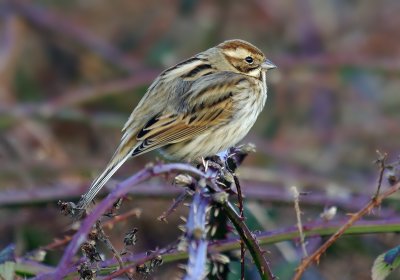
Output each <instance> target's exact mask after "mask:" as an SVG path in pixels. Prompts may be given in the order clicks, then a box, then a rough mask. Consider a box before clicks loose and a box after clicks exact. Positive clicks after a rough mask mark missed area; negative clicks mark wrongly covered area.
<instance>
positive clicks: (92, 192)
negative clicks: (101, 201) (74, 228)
mask: <svg viewBox="0 0 400 280" xmlns="http://www.w3.org/2000/svg"><path fill="white" fill-rule="evenodd" d="M130 154H131V153H130V151H127V152H125V153H124V154H122V155H121V154H120V151H118V150H117V152H116V153H115V154H114V156H113V158H112V159H111V161H110V163H109V164H108V165H107V167H106V169H105V170H104V171H103V172H102V173H101V174H100V175H99V176H98V177H97V178H96V179H95V180H94V181H93V183H92V185H91V186H90V188H89V190H88V191H87V192H86V194H84V195H83V196H82V197H81V199H80V200H79V202H78V205H77V210H78V211H79V212H82V211H84V210H85V209H86V208H87V207H88V206H89V204H90V203H91V202H92V201H93V199H94V197H95V196H96V194H97V193H98V192H99V191H100V190H101V188H102V187H103V186H104V185H105V184H106V183H107V181H108V180H109V179H110V178H111V176H112V175H114V173H115V172H116V171H117V170H118V169H119V168H120V167H121V165H122V164H123V163H124V162H125V161H126V160H127V159H128V158H129V157H130ZM78 215H80V214H78Z"/></svg>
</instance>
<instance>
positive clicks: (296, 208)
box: [291, 186, 308, 257]
mask: <svg viewBox="0 0 400 280" xmlns="http://www.w3.org/2000/svg"><path fill="white" fill-rule="evenodd" d="M291 190H292V192H293V196H294V211H295V212H296V220H297V228H298V229H299V235H300V244H301V249H302V250H303V256H304V257H308V253H307V248H306V243H305V237H304V232H303V225H302V223H301V210H300V203H299V200H300V193H299V192H298V191H297V188H296V187H295V186H293V187H292V188H291Z"/></svg>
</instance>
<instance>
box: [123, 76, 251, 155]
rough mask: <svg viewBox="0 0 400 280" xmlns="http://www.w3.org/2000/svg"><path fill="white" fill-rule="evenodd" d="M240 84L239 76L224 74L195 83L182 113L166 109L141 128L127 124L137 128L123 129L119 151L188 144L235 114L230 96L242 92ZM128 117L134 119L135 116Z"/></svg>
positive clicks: (241, 78)
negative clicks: (128, 147) (180, 143)
mask: <svg viewBox="0 0 400 280" xmlns="http://www.w3.org/2000/svg"><path fill="white" fill-rule="evenodd" d="M222 81H223V82H222ZM242 81H243V76H242V75H238V74H234V73H226V72H225V73H224V72H222V73H221V72H220V73H215V74H212V75H207V76H204V77H202V78H200V79H198V80H196V81H195V82H194V83H193V85H192V87H191V88H190V89H189V91H188V92H187V93H185V95H186V99H185V100H186V104H185V105H184V108H185V110H182V109H180V110H179V109H178V108H176V109H175V110H171V108H170V107H169V108H165V110H164V111H163V112H160V113H158V114H156V115H155V116H154V117H152V118H151V119H150V120H149V119H147V123H144V124H142V125H141V126H140V125H138V124H137V123H136V122H135V121H133V122H132V123H131V124H130V125H133V126H134V127H136V129H130V127H129V126H128V127H126V128H125V135H124V137H123V140H124V141H123V142H122V144H121V145H122V147H120V149H121V148H123V149H124V148H126V146H130V147H131V148H132V155H138V154H141V153H144V152H147V151H150V150H154V149H157V148H160V147H162V146H165V145H168V144H173V143H178V142H182V141H187V140H189V139H192V138H195V137H196V136H198V135H200V134H202V133H204V132H205V131H207V130H209V129H210V128H217V127H219V126H221V125H223V124H225V123H226V122H228V121H229V120H230V119H231V118H232V116H233V114H234V110H233V106H234V100H233V96H234V95H235V94H236V93H237V92H238V91H240V90H241V89H239V88H238V87H237V85H238V84H239V83H241V82H242ZM221 84H222V85H223V86H220V85H221ZM177 98H182V96H179V97H177ZM148 101H150V100H148ZM154 102H158V101H157V100H154ZM131 118H132V119H133V120H135V116H134V115H132V116H131ZM140 127H141V128H140ZM132 132H133V133H132ZM132 144H133V145H132ZM123 146H125V147H123Z"/></svg>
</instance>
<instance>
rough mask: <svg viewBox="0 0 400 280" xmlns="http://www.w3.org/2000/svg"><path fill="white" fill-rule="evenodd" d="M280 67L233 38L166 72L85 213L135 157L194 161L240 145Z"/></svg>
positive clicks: (127, 129) (126, 132)
mask: <svg viewBox="0 0 400 280" xmlns="http://www.w3.org/2000/svg"><path fill="white" fill-rule="evenodd" d="M273 68H276V66H275V65H274V64H273V63H272V62H271V61H269V60H268V59H266V57H265V55H264V54H263V53H262V52H261V51H260V50H259V49H258V48H257V47H255V46H253V45H252V44H250V43H248V42H245V41H243V40H230V41H225V42H223V43H221V44H219V45H218V46H216V47H213V48H210V49H208V50H206V51H204V52H202V53H199V54H197V55H195V56H193V57H191V58H189V59H187V60H185V61H182V62H180V63H178V64H177V65H175V66H173V67H171V68H168V69H167V70H165V71H164V72H162V73H161V74H160V75H159V76H158V77H157V78H156V79H155V80H154V82H153V83H152V84H151V85H150V87H149V88H148V90H147V92H146V94H145V95H144V96H143V98H142V99H141V101H140V102H139V104H138V105H137V106H136V108H135V109H134V110H133V112H132V114H131V115H130V117H129V119H128V121H127V122H126V124H125V126H124V127H123V129H122V132H123V135H122V139H121V143H120V144H119V146H118V148H117V150H116V152H115V153H114V155H113V157H112V158H111V160H110V162H109V163H108V165H107V167H106V168H105V170H104V171H103V173H101V174H100V176H98V177H97V178H96V180H94V182H93V183H92V185H91V187H90V189H89V191H88V192H87V193H86V194H85V195H83V196H82V198H81V200H80V201H79V203H78V205H77V208H78V209H81V210H84V209H86V208H87V206H88V205H89V204H90V202H91V201H92V200H93V199H94V197H95V195H96V194H97V193H98V192H99V191H100V189H101V188H102V187H103V186H104V184H105V183H106V182H107V181H108V180H109V179H110V177H111V176H112V175H113V174H114V173H115V172H116V171H117V170H118V168H119V167H121V165H122V164H123V163H124V162H125V161H126V160H127V159H128V158H130V157H134V156H138V155H140V154H143V153H146V152H148V151H151V150H154V149H160V150H161V151H163V153H164V154H165V155H167V157H169V158H171V159H174V160H186V161H193V160H196V159H198V158H200V157H206V156H210V155H214V154H216V153H218V152H220V151H224V150H226V149H228V148H229V147H231V146H234V145H235V144H237V143H238V142H239V141H240V140H241V139H242V138H243V137H244V136H246V134H247V133H248V131H249V130H250V128H251V127H252V126H253V124H254V122H255V121H256V119H257V117H258V115H259V114H260V112H261V110H262V109H263V107H264V104H265V101H266V99H267V85H266V81H265V75H266V72H267V71H268V70H270V69H273Z"/></svg>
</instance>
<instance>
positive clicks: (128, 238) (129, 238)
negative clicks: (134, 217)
mask: <svg viewBox="0 0 400 280" xmlns="http://www.w3.org/2000/svg"><path fill="white" fill-rule="evenodd" d="M137 232H138V229H137V228H134V229H133V230H131V231H129V232H127V233H126V234H125V237H124V244H125V246H133V245H135V244H136V241H137V237H136V233H137Z"/></svg>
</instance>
